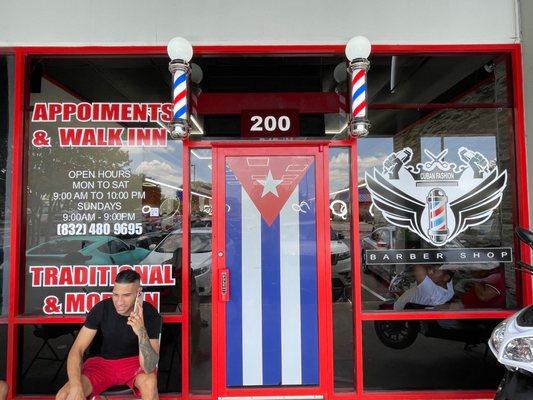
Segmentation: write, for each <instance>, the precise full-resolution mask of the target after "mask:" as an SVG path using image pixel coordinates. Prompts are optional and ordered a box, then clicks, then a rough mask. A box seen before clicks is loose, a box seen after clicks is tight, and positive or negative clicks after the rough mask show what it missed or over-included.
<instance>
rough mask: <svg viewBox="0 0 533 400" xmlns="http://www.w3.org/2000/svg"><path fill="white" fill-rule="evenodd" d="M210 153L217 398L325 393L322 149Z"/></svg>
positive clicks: (326, 259)
mask: <svg viewBox="0 0 533 400" xmlns="http://www.w3.org/2000/svg"><path fill="white" fill-rule="evenodd" d="M213 153H214V154H213V156H214V160H213V161H214V162H213V168H214V170H213V175H214V177H215V182H214V184H215V192H214V199H215V210H214V219H213V220H214V223H213V228H214V232H215V233H214V249H213V255H214V260H213V267H214V271H213V279H214V284H213V302H214V310H213V311H214V315H213V319H214V322H215V327H214V338H213V348H214V349H216V350H215V355H214V357H215V360H214V374H213V375H214V376H213V378H214V379H213V382H214V386H215V388H214V389H215V391H216V394H217V395H218V396H219V397H224V396H259V395H265V396H266V395H285V396H290V395H298V396H300V397H301V396H302V395H307V396H320V395H324V394H325V392H326V389H325V388H326V387H327V384H326V381H327V378H328V376H331V375H332V371H331V370H330V369H331V363H330V362H328V361H327V360H328V359H329V358H330V357H328V356H327V352H328V350H327V349H328V346H327V345H326V338H327V331H328V327H330V326H331V325H330V322H329V320H330V318H329V317H328V313H327V304H326V303H327V302H328V299H329V298H330V296H329V295H328V294H329V293H330V291H329V290H328V280H327V279H328V276H329V275H328V274H327V272H328V268H329V265H330V260H329V257H327V256H326V255H327V254H329V241H328V238H329V236H328V235H327V234H326V233H327V232H328V229H329V228H328V226H327V224H328V222H329V221H327V216H328V215H329V214H328V212H327V211H328V208H327V203H326V201H325V184H324V183H325V182H324V174H323V171H324V170H327V169H325V168H324V167H325V165H324V162H325V159H324V153H323V151H322V147H320V146H313V147H312V146H305V147H304V146H290V147H285V148H284V147H278V146H267V147H261V148H251V147H239V148H227V147H219V148H214V152H213Z"/></svg>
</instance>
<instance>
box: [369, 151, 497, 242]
mask: <svg viewBox="0 0 533 400" xmlns="http://www.w3.org/2000/svg"><path fill="white" fill-rule="evenodd" d="M457 153H458V156H459V159H460V160H461V161H462V164H460V165H457V164H456V163H453V162H447V161H445V160H444V157H446V155H447V154H448V149H445V150H443V151H442V152H441V153H439V154H437V155H434V154H433V153H431V152H430V151H429V150H425V154H426V155H427V156H428V157H429V158H430V161H428V162H425V163H418V164H416V166H413V165H409V163H410V161H411V159H412V158H413V150H412V149H411V148H409V147H405V148H404V149H402V150H400V151H398V152H394V153H391V154H390V155H389V156H388V157H387V158H386V159H385V161H384V162H383V168H382V170H381V171H379V170H378V169H377V168H374V170H373V174H372V175H371V174H369V173H368V172H367V173H366V174H365V180H366V185H367V188H368V190H369V191H370V194H371V197H372V206H373V207H376V208H378V209H379V210H380V211H381V212H382V213H383V216H384V218H385V219H386V220H387V221H388V222H390V223H391V224H393V225H396V226H399V227H402V228H407V229H409V230H410V231H412V232H414V233H416V234H417V235H418V236H420V237H421V238H422V239H424V240H425V241H427V242H429V243H431V244H434V245H435V246H443V245H445V244H446V243H448V242H450V241H451V240H453V239H454V238H456V237H457V235H459V234H460V233H461V232H463V231H464V230H466V229H467V228H469V227H472V226H476V225H479V224H482V223H483V222H485V221H487V220H488V219H489V218H490V216H491V215H492V213H493V212H494V209H495V208H496V207H498V205H499V204H500V202H501V200H502V195H503V191H504V189H505V187H506V185H507V171H505V170H504V171H502V172H499V171H498V167H497V165H495V164H493V163H489V161H488V160H487V158H486V157H485V156H483V155H482V154H481V153H479V152H477V151H472V150H469V149H468V148H466V147H460V148H459V150H458V152H457Z"/></svg>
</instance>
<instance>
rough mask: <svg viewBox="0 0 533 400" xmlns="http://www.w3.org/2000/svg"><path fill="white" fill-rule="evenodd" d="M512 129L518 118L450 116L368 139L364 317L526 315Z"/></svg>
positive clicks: (502, 113)
mask: <svg viewBox="0 0 533 400" xmlns="http://www.w3.org/2000/svg"><path fill="white" fill-rule="evenodd" d="M400 114H401V112H399V113H397V114H396V120H398V121H399V120H400V119H401V118H400ZM391 115H392V116H394V114H391ZM387 123H388V122H387ZM379 124H380V122H377V123H376V125H377V126H378V128H379ZM512 124H513V122H512V111H511V110H510V109H490V108H489V109H460V110H456V109H450V110H441V111H438V112H434V113H433V114H432V115H430V116H428V117H426V118H424V119H422V120H420V121H418V122H416V123H413V124H411V125H410V126H408V127H407V128H403V127H402V128H401V129H400V130H399V131H390V132H389V134H388V135H387V136H379V135H373V134H371V135H370V136H368V137H367V138H364V139H361V140H359V142H358V152H359V164H358V173H359V176H358V182H359V220H360V236H361V256H362V260H363V261H362V271H363V272H364V274H363V285H362V291H363V306H364V309H366V310H377V309H381V310H386V309H393V308H394V309H395V310H402V309H405V307H406V305H407V306H408V307H410V306H412V305H413V304H418V305H423V306H425V307H431V308H436V309H441V310H456V309H487V308H493V309H501V308H511V309H512V308H516V307H517V306H519V304H520V301H519V299H517V287H519V282H517V278H518V276H519V275H518V274H515V270H514V265H513V263H512V257H511V253H512V251H513V246H514V243H513V214H514V213H515V212H516V207H515V203H514V200H513V196H512V190H511V187H512V182H513V180H514V179H515V175H514V169H513V168H514V166H513V163H512V160H511V157H512V149H511V148H510V147H511V143H512V136H510V135H509V132H512V131H513V125H512ZM400 126H403V125H400ZM474 193H475V194H476V196H475V197H474V196H473V194H474ZM515 258H516V256H515ZM437 294H438V295H437ZM432 295H435V296H433V298H432V299H429V297H432ZM408 303H409V304H408ZM392 304H393V305H394V306H392Z"/></svg>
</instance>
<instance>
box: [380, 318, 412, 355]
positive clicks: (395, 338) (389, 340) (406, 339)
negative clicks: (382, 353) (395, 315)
mask: <svg viewBox="0 0 533 400" xmlns="http://www.w3.org/2000/svg"><path fill="white" fill-rule="evenodd" d="M418 328H419V325H418V322H415V321H375V322H374V330H375V331H376V335H377V337H378V339H379V340H380V342H381V343H383V344H384V345H385V346H387V347H389V348H391V349H396V350H401V349H406V348H407V347H409V346H411V345H412V344H413V343H414V342H415V340H416V337H417V336H418Z"/></svg>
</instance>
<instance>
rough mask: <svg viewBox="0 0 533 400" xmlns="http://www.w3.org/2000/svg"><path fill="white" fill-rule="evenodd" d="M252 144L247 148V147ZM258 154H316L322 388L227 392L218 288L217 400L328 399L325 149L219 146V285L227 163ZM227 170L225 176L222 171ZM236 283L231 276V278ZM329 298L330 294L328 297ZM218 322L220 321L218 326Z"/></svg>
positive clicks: (216, 198)
mask: <svg viewBox="0 0 533 400" xmlns="http://www.w3.org/2000/svg"><path fill="white" fill-rule="evenodd" d="M244 146H246V147H244ZM247 155H249V156H254V155H268V156H279V155H298V156H303V155H310V156H314V157H315V163H316V169H315V185H316V186H315V187H316V189H315V190H316V210H317V213H316V226H317V274H318V276H317V283H318V329H319V331H318V337H319V382H320V383H319V385H318V386H313V387H268V388H231V389H230V388H227V387H226V361H225V360H226V330H225V328H226V326H225V325H226V324H225V321H226V313H225V306H224V303H223V302H221V301H220V299H219V297H220V286H219V285H218V284H217V283H214V284H213V285H212V293H213V294H212V304H213V314H212V318H213V321H214V322H213V324H214V327H215V328H214V330H213V379H212V382H213V394H214V395H215V396H216V397H227V396H236V397H238V396H283V395H323V396H325V395H326V392H327V387H328V377H329V375H330V373H331V371H330V370H329V368H328V361H327V360H329V359H330V357H331V351H332V347H331V344H330V343H329V340H328V339H329V337H330V334H329V333H330V332H331V330H332V324H331V320H330V318H328V312H327V310H328V305H329V302H328V301H327V299H330V298H331V297H330V296H331V279H330V277H329V276H330V269H331V266H330V264H331V259H330V258H329V257H326V256H325V255H326V254H329V253H330V251H329V241H327V240H326V238H327V237H328V236H326V232H329V218H326V215H327V216H329V214H326V213H325V212H324V210H327V209H328V208H327V207H326V206H325V205H326V202H325V196H326V195H327V185H326V183H327V182H325V178H324V176H325V175H326V174H324V171H327V161H325V152H324V145H322V144H318V145H316V144H315V145H313V144H312V143H305V144H300V145H298V146H295V145H289V146H287V143H286V142H283V141H279V142H270V143H269V145H268V146H264V147H251V143H250V142H248V143H242V146H235V142H223V143H217V144H214V145H213V152H212V157H213V164H212V165H213V176H214V177H216V185H213V189H214V190H213V199H214V204H215V207H214V210H213V232H214V235H213V252H212V254H216V253H218V252H223V253H224V256H223V257H215V258H214V260H216V261H213V266H214V269H213V272H212V277H213V282H217V277H218V276H219V275H218V273H219V271H220V270H223V269H225V268H226V255H225V232H226V231H225V228H226V227H225V218H224V215H225V212H224V210H225V186H226V182H225V179H224V177H225V173H224V171H225V165H226V162H225V159H226V157H229V156H247ZM221 171H222V173H221ZM230 279H231V277H230ZM328 294H329V295H328ZM215 321H216V322H215Z"/></svg>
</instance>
